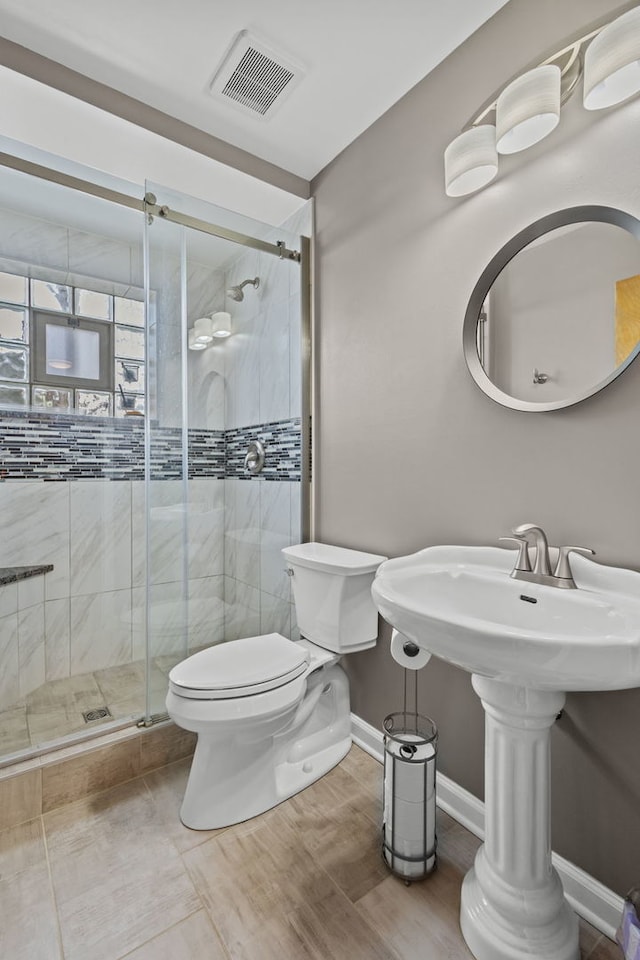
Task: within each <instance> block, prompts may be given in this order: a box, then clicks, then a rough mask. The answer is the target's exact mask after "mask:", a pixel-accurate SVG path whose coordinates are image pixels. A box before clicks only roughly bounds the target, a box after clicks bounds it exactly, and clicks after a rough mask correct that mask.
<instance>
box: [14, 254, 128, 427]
mask: <svg viewBox="0 0 640 960" xmlns="http://www.w3.org/2000/svg"><path fill="white" fill-rule="evenodd" d="M144 325H145V313H144V303H143V302H142V301H141V300H134V299H130V298H129V297H114V296H111V295H110V294H106V293H101V292H99V291H97V290H91V289H90V287H89V286H84V285H83V287H73V286H71V285H69V284H60V283H54V282H49V281H47V280H33V279H32V280H29V279H28V278H26V277H22V276H18V275H17V274H11V273H3V272H1V271H0V406H2V407H4V408H7V407H12V406H13V407H15V406H20V407H25V406H29V405H31V406H33V407H34V408H36V409H43V410H47V411H49V412H52V413H56V412H57V413H69V412H73V411H76V412H78V413H83V414H87V415H90V416H99V417H113V416H118V417H121V416H125V415H134V416H135V415H138V414H140V413H144V407H145V384H146V354H145V331H144Z"/></svg>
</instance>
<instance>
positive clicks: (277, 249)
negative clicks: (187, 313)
mask: <svg viewBox="0 0 640 960" xmlns="http://www.w3.org/2000/svg"><path fill="white" fill-rule="evenodd" d="M0 166H3V167H9V168H11V169H12V170H17V171H18V172H19V173H26V174H29V175H30V176H32V177H38V178H39V179H40V180H49V181H50V182H51V183H57V184H58V185H59V186H61V187H69V188H70V189H71V190H79V191H80V192H81V193H88V194H90V195H91V196H93V197H99V198H100V199H102V200H108V201H110V202H111V203H118V204H120V206H123V207H129V209H130V210H139V211H140V213H144V214H146V215H147V216H151V217H155V216H157V217H160V218H161V219H163V220H170V221H171V222H172V223H178V224H180V225H181V226H184V227H190V228H191V229H192V230H199V231H200V233H208V234H210V235H211V236H212V237H219V238H220V239H221V240H230V241H231V242H232V243H237V244H240V245H241V246H244V247H252V248H253V249H254V250H260V251H261V252H262V253H268V254H271V255H272V256H274V257H278V258H279V259H280V260H294V261H295V262H296V263H299V262H300V252H299V251H298V250H290V249H289V247H287V246H286V244H285V243H284V242H282V241H276V243H268V242H267V241H266V240H258V238H257V237H250V236H248V235H247V234H244V233H238V231H237V230H229V229H228V228H227V227H222V226H220V225H219V224H215V223H209V222H208V221H207V220H199V219H198V218H197V217H191V216H189V215H188V214H186V213H180V212H179V211H178V210H171V209H170V208H169V207H167V206H162V205H159V204H157V203H156V198H155V196H154V195H153V194H152V193H148V194H147V195H146V196H145V197H144V199H142V200H140V199H139V198H138V197H132V196H130V195H129V194H127V193H121V192H120V191H119V190H111V189H110V188H109V187H102V186H100V184H98V183H92V182H91V181H90V180H83V179H82V178H80V177H74V176H71V174H68V173H61V172H60V171H59V170H54V169H53V168H51V167H45V166H43V165H42V164H40V163H33V162H32V161H31V160H23V159H22V157H14V156H13V155H12V154H10V153H3V152H1V151H0Z"/></svg>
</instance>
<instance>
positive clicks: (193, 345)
mask: <svg viewBox="0 0 640 960" xmlns="http://www.w3.org/2000/svg"><path fill="white" fill-rule="evenodd" d="M206 349H207V344H206V343H204V341H202V340H199V339H198V338H197V336H196V332H195V330H193V329H191V330H189V350H206Z"/></svg>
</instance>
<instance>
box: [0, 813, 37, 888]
mask: <svg viewBox="0 0 640 960" xmlns="http://www.w3.org/2000/svg"><path fill="white" fill-rule="evenodd" d="M43 863H46V852H45V847H44V839H43V835H42V821H41V818H40V817H37V818H36V819H35V820H29V821H27V822H26V823H21V824H18V825H17V826H15V827H9V828H8V829H7V830H2V831H0V880H11V878H12V877H15V876H17V875H18V874H19V873H22V872H23V871H24V870H28V869H29V868H30V867H34V866H37V865H38V864H43Z"/></svg>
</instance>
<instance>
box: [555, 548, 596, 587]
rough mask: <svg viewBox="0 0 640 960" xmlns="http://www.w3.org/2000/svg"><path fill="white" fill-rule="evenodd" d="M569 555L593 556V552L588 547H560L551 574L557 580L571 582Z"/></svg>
mask: <svg viewBox="0 0 640 960" xmlns="http://www.w3.org/2000/svg"><path fill="white" fill-rule="evenodd" d="M570 553H581V554H582V555H583V556H584V557H592V556H595V550H592V549H591V548H590V547H560V548H559V549H558V562H557V563H556V569H555V571H554V574H553V575H554V577H558V579H559V580H573V574H572V573H571V564H570V563H569V554H570Z"/></svg>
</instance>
